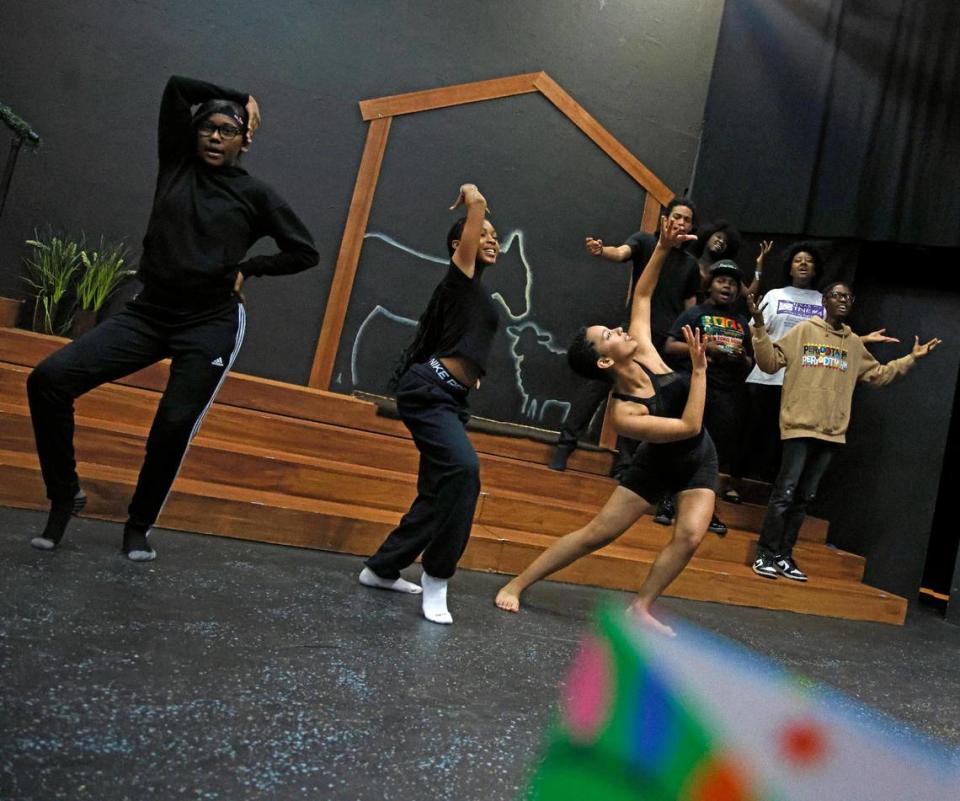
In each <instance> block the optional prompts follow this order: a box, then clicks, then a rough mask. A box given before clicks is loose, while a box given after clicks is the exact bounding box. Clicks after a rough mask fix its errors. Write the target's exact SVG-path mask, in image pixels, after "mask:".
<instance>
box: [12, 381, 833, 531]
mask: <svg viewBox="0 0 960 801" xmlns="http://www.w3.org/2000/svg"><path fill="white" fill-rule="evenodd" d="M27 373H28V371H27V370H26V369H25V368H20V367H9V366H8V367H6V368H4V367H3V366H0V403H5V404H8V405H12V406H18V407H24V408H25V405H26V376H27ZM158 401H159V396H158V395H157V394H156V393H153V392H147V391H144V390H139V389H132V388H129V387H122V386H117V385H113V384H108V385H105V386H102V387H99V388H97V389H95V390H93V391H92V392H89V393H87V394H86V395H84V396H82V397H81V398H79V399H78V400H77V402H76V411H77V414H78V415H79V416H82V417H86V418H87V419H89V420H91V421H93V420H101V421H103V422H104V423H105V425H106V426H107V427H110V426H113V425H115V424H121V425H129V426H134V427H136V428H138V429H140V430H142V431H143V432H146V431H147V430H148V429H149V427H150V424H151V422H152V420H153V415H154V412H155V411H156V405H157V402H158ZM201 431H202V433H203V435H205V436H208V437H211V438H213V439H218V440H222V441H225V442H236V443H238V444H239V445H249V446H253V447H260V448H266V449H269V450H273V451H277V452H278V453H292V454H301V455H304V456H311V457H317V458H322V459H330V460H333V461H339V462H345V463H349V464H360V465H366V466H369V467H382V466H385V465H386V466H389V467H390V469H392V470H399V471H403V472H408V473H411V474H415V473H416V471H417V464H418V460H419V455H418V453H417V450H416V447H415V446H414V444H413V442H412V441H411V440H410V439H409V437H406V436H404V437H399V436H392V435H383V434H377V433H372V432H369V431H361V430H358V429H353V428H342V427H338V426H334V425H329V424H324V423H316V422H312V421H304V420H299V419H294V418H290V417H282V416H279V415H270V414H266V413H262V412H256V411H249V410H246V409H239V408H236V407H232V406H225V405H222V404H220V403H219V402H218V403H215V404H214V405H213V406H212V407H211V409H210V411H209V413H208V414H207V416H206V418H205V419H204V422H203V427H202V429H201ZM531 444H535V443H531ZM500 450H503V449H502V448H501V449H500ZM479 455H480V461H481V469H482V471H483V477H484V481H486V482H487V483H490V484H492V485H496V486H507V487H516V488H517V489H518V490H520V491H524V492H532V493H537V492H540V493H546V494H547V495H548V496H549V497H557V496H559V497H563V498H565V499H569V500H571V501H572V502H574V503H583V504H590V505H594V506H599V505H600V504H602V503H603V501H604V500H606V498H607V496H609V494H610V492H612V491H613V488H614V487H615V486H616V484H615V482H613V481H612V480H611V479H609V478H606V477H603V476H596V475H592V474H585V473H581V472H566V473H557V472H555V471H553V470H548V469H547V468H546V467H544V466H542V465H538V464H530V463H529V462H522V463H518V461H517V460H515V459H513V458H508V457H504V456H501V455H497V454H490V453H486V452H483V451H481V452H480V454H479ZM815 535H817V534H816V533H815ZM805 538H806V537H805Z"/></svg>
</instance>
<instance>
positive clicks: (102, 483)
mask: <svg viewBox="0 0 960 801" xmlns="http://www.w3.org/2000/svg"><path fill="white" fill-rule="evenodd" d="M97 472H98V475H95V476H91V477H90V478H89V479H88V480H87V482H86V484H85V487H86V490H87V492H88V494H89V496H90V504H89V509H90V514H91V515H92V516H98V517H102V518H105V519H111V520H122V519H123V518H124V517H125V507H126V501H127V499H128V498H129V494H130V492H131V491H132V484H133V478H132V476H131V475H130V474H129V473H126V474H124V471H115V475H110V471H105V470H103V469H102V468H101V469H100V470H98V471H97ZM183 483H184V487H183V488H182V489H181V488H177V489H175V491H174V492H173V493H172V494H171V497H170V500H169V501H168V503H167V506H166V508H165V510H164V514H163V517H162V518H161V521H160V525H163V526H165V527H170V528H178V529H182V530H187V531H199V532H206V533H216V534H221V535H225V536H232V537H239V538H244V539H254V540H258V541H267V542H275V543H280V544H289V545H297V546H300V547H308V548H323V549H325V550H335V551H339V552H343V553H369V552H370V551H372V550H373V548H374V547H375V546H376V545H377V544H379V542H380V541H381V539H382V537H383V535H384V534H385V533H386V531H387V530H389V527H390V520H389V519H384V518H382V517H380V518H379V519H369V518H367V519H355V518H350V517H346V516H343V515H329V514H323V513H317V512H311V511H309V510H305V509H302V508H277V507H275V506H266V505H263V504H261V503H257V502H256V501H255V500H249V499H247V500H245V499H239V498H231V497H226V496H223V495H221V496H216V495H209V496H208V495H197V494H196V489H202V487H199V486H198V487H189V486H187V485H188V484H191V483H192V484H199V482H183ZM211 489H212V488H211ZM0 503H2V504H4V505H9V506H19V507H22V508H43V507H44V506H45V501H44V499H43V487H42V482H41V480H40V476H39V473H38V471H37V470H36V469H35V467H31V466H30V465H29V463H28V461H27V459H26V458H22V459H21V460H20V462H19V463H16V461H15V460H14V459H12V458H9V459H6V460H5V461H3V462H0ZM24 539H25V543H24V547H28V546H27V545H26V539H27V535H26V533H25V535H24ZM158 547H162V545H161V544H160V542H159V541H158ZM540 550H542V548H539V547H535V546H530V545H525V544H523V543H521V542H511V541H508V540H503V539H502V538H499V537H496V536H491V535H490V534H489V533H488V532H487V531H486V530H485V529H484V527H483V526H477V527H476V528H475V530H474V534H473V536H472V537H471V543H470V545H469V547H468V549H467V553H466V554H465V556H464V560H463V562H462V563H461V564H462V566H463V567H465V568H472V569H481V570H491V571H496V572H506V573H515V572H517V571H518V570H520V569H522V567H524V566H526V565H527V564H529V562H530V561H531V560H532V559H533V558H534V557H535V556H536V555H537V553H539V552H540ZM626 551H629V549H619V553H623V552H626ZM635 553H636V554H637V556H636V557H635V558H624V557H623V556H611V555H608V554H606V553H605V552H603V551H601V552H598V553H596V554H593V555H591V556H589V557H587V558H585V559H583V560H581V561H580V562H578V563H577V564H576V565H574V566H571V567H570V568H568V569H567V570H565V571H563V572H562V573H560V574H558V575H557V578H558V580H564V581H571V582H574V583H584V584H591V585H595V586H603V587H609V588H611V589H623V590H631V591H632V590H635V589H636V588H637V587H638V586H639V584H640V582H642V580H643V577H644V575H645V573H646V570H647V569H648V568H649V563H650V561H651V559H652V555H651V554H649V553H644V554H643V558H640V556H639V554H640V553H642V552H639V551H636V552H635ZM861 586H862V585H861ZM668 594H669V595H674V596H677V597H686V598H694V599H696V600H707V601H719V602H722V603H732V604H737V605H745V606H760V607H764V608H770V609H792V610H793V611H798V612H803V613H809V614H819V615H827V616H835V617H845V618H850V619H856V620H874V621H878V622H886V623H897V624H899V623H902V622H903V618H904V615H905V610H906V603H905V601H904V600H903V599H898V598H895V597H892V596H886V595H884V594H881V593H877V594H876V595H870V594H867V593H866V592H864V591H859V590H858V591H854V592H846V591H843V590H839V589H830V588H827V587H816V586H815V581H814V582H811V585H810V586H798V585H795V584H793V583H792V582H787V581H783V580H781V581H778V582H766V581H762V580H760V579H754V580H752V581H751V580H749V579H746V580H745V579H744V578H743V577H742V576H734V575H731V574H729V573H727V572H722V571H705V570H703V569H702V568H700V567H699V566H698V563H697V560H694V562H693V563H691V565H690V566H689V567H688V569H687V570H686V571H684V573H683V574H682V575H681V577H680V578H679V579H678V580H677V581H676V582H675V583H674V585H672V586H671V588H670V590H669V591H668Z"/></svg>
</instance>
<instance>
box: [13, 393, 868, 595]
mask: <svg viewBox="0 0 960 801" xmlns="http://www.w3.org/2000/svg"><path fill="white" fill-rule="evenodd" d="M15 408H16V407H15ZM0 420H2V422H3V425H2V428H0V449H3V450H8V451H16V452H19V453H23V454H25V455H30V454H32V453H33V432H32V429H31V426H30V421H29V419H28V418H27V417H26V410H24V409H22V408H16V413H12V412H11V411H10V407H0ZM95 422H96V421H94V423H95ZM75 439H76V446H77V459H78V461H80V462H81V463H91V464H99V465H104V466H107V467H112V468H118V469H122V470H128V471H131V472H134V473H135V472H136V471H137V470H138V469H139V466H140V463H141V461H142V459H143V448H144V442H145V436H144V432H142V431H141V432H136V431H131V430H129V429H127V428H124V429H123V430H121V428H120V427H119V425H114V426H113V428H112V430H109V431H107V430H103V429H102V428H100V427H99V426H97V425H95V424H91V421H87V420H86V419H85V418H78V420H77V426H76V437H75ZM240 447H241V446H238V445H233V446H230V445H227V444H225V443H222V442H218V441H215V440H211V439H208V438H206V437H203V436H200V437H198V438H197V439H196V440H195V441H194V444H193V445H192V446H191V448H190V451H189V452H188V456H187V458H186V460H185V461H184V464H183V467H182V469H181V472H180V476H181V477H182V478H184V479H195V480H200V481H206V482H209V483H214V484H222V485H225V486H229V487H238V488H239V487H245V488H247V489H250V490H253V491H268V492H279V493H282V494H285V495H291V496H296V497H304V498H312V499H316V500H325V501H335V502H340V503H350V504H356V505H359V506H363V507H373V508H381V509H386V510H390V511H394V512H398V513H402V512H404V511H405V510H406V509H407V508H408V507H409V505H410V503H411V502H412V501H413V499H414V498H415V497H416V479H415V476H413V475H412V474H403V473H398V472H394V471H387V470H375V469H372V468H367V467H357V466H352V465H348V464H344V463H339V462H327V461H321V460H318V459H309V460H307V459H306V458H305V457H301V458H300V461H297V460H296V459H295V458H294V457H293V456H291V455H286V456H285V455H281V454H277V455H274V454H268V455H265V454H263V453H255V454H254V453H244V452H242V451H240V450H239V448H240ZM571 507H572V505H571V504H561V503H559V502H556V501H555V502H553V503H552V504H549V505H548V503H547V502H546V501H544V500H542V499H537V498H526V497H517V496H516V494H511V495H509V496H508V495H507V494H506V493H505V492H504V491H500V492H498V491H497V490H495V489H492V488H490V487H489V486H488V488H487V490H485V491H484V492H483V494H482V496H481V498H480V502H479V503H478V506H477V515H476V518H475V520H476V522H477V523H480V524H485V525H491V526H501V527H504V528H511V529H518V530H524V531H532V532H537V533H543V534H552V535H562V534H565V533H567V532H569V531H573V530H575V529H577V528H580V527H581V526H583V525H586V524H587V523H588V522H589V521H590V520H591V519H592V518H593V516H594V515H595V514H596V509H595V508H591V507H582V508H571ZM670 533H671V529H670V528H668V527H665V526H659V525H657V524H655V523H654V522H653V520H652V518H651V517H650V516H649V515H647V516H644V517H643V518H641V520H640V521H639V522H638V523H637V524H635V525H634V526H633V527H632V528H631V529H630V530H629V531H628V532H627V533H626V534H625V535H624V536H623V537H622V538H621V539H620V540H619V541H620V542H621V543H626V544H630V545H634V546H636V547H641V548H647V549H655V550H657V549H659V548H661V547H662V546H663V545H665V544H666V542H667V541H668V539H669V537H670ZM755 547H756V546H755V538H754V537H751V536H747V535H738V534H736V533H731V534H730V535H728V536H727V537H726V538H724V539H720V538H717V537H715V536H714V535H708V536H707V538H706V540H705V542H704V543H703V545H702V547H701V551H700V553H701V555H702V556H705V557H709V558H712V559H718V560H725V561H730V562H734V563H737V564H747V563H749V562H750V561H751V560H752V559H753V556H754V551H755ZM797 558H798V560H800V561H801V564H803V565H804V566H805V567H806V568H807V569H808V570H809V571H811V572H815V573H817V574H819V575H824V576H831V577H836V578H844V579H849V580H851V581H859V580H860V579H861V578H862V575H863V559H862V558H861V557H858V556H854V555H852V554H846V553H844V552H840V551H833V550H828V549H825V548H823V547H822V546H809V547H804V546H803V545H801V546H800V547H799V549H798V551H797Z"/></svg>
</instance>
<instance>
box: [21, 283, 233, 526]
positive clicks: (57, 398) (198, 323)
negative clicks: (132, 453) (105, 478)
mask: <svg viewBox="0 0 960 801" xmlns="http://www.w3.org/2000/svg"><path fill="white" fill-rule="evenodd" d="M245 321H246V314H245V312H244V309H243V306H242V305H240V304H239V303H229V304H228V305H227V306H226V307H225V308H224V309H223V310H221V311H217V312H214V313H212V314H211V315H209V316H204V317H203V318H201V319H199V320H197V318H193V320H188V321H184V320H182V319H179V320H178V319H177V318H176V317H175V316H174V315H169V314H163V313H162V310H157V309H155V308H154V307H148V306H145V305H143V304H140V303H138V301H136V300H134V301H131V302H130V303H128V304H127V306H126V308H125V309H124V310H123V311H121V312H119V313H118V314H116V315H114V316H112V317H110V318H108V319H107V320H105V321H104V322H103V323H101V324H100V325H98V326H97V327H96V328H94V329H93V330H92V331H90V332H88V333H87V334H84V335H83V336H82V337H80V338H79V339H76V340H74V341H73V342H71V343H70V344H69V345H67V346H65V347H64V348H62V349H60V350H58V351H57V352H56V353H54V354H53V355H51V356H49V357H48V358H46V359H44V360H43V361H42V362H41V363H40V364H38V365H37V367H36V368H35V369H34V370H33V372H32V373H31V374H30V377H29V378H28V379H27V394H28V397H29V400H30V415H31V417H32V419H33V431H34V436H35V438H36V442H37V454H38V455H39V457H40V469H41V471H42V473H43V480H44V482H45V483H46V485H47V497H48V498H50V500H51V501H52V502H53V503H54V504H64V503H68V502H69V501H70V500H72V499H73V497H74V496H75V495H76V493H77V492H78V490H79V489H80V481H79V478H78V477H77V469H76V461H75V457H74V449H73V429H74V421H73V401H74V399H75V398H77V397H79V396H80V395H83V394H84V393H85V392H89V391H90V390H91V389H93V388H94V387H97V386H99V385H100V384H104V383H106V382H108V381H114V380H116V379H118V378H122V377H123V376H126V375H130V374H131V373H134V372H136V371H137V370H140V369H142V368H144V367H147V366H148V365H151V364H153V363H154V362H157V361H159V360H160V359H164V358H167V357H170V359H171V365H170V380H169V381H168V382H167V387H166V389H165V390H164V392H163V396H162V397H161V399H160V405H159V407H158V408H157V413H156V416H155V417H154V420H153V426H152V428H151V429H150V436H149V438H148V439H147V447H146V458H145V459H144V462H143V467H141V469H140V477H139V479H138V480H137V488H136V490H135V492H134V494H133V499H132V501H131V502H130V507H129V510H128V513H129V516H130V519H129V523H130V525H132V526H135V527H137V528H141V529H144V530H146V529H148V528H149V527H150V526H152V525H153V524H154V522H155V521H156V519H157V517H158V516H159V514H160V510H161V508H162V507H163V504H164V501H166V498H167V494H168V493H169V492H170V486H171V485H172V484H173V480H174V479H175V478H176V476H177V472H178V471H179V469H180V464H181V462H182V461H183V457H184V455H185V453H186V450H187V446H188V445H189V444H190V440H191V439H192V438H193V436H194V435H195V434H196V433H197V430H198V429H199V428H200V423H201V421H202V420H203V416H204V415H205V414H206V411H207V409H208V408H209V407H210V404H212V403H213V399H214V397H215V396H216V394H217V390H219V389H220V385H221V384H222V383H223V380H224V378H226V375H227V372H228V371H229V369H230V367H231V365H232V364H233V360H234V359H235V358H236V355H237V352H238V351H239V350H240V345H241V343H242V341H243V333H244V327H245Z"/></svg>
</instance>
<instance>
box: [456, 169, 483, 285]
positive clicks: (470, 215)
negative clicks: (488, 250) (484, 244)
mask: <svg viewBox="0 0 960 801" xmlns="http://www.w3.org/2000/svg"><path fill="white" fill-rule="evenodd" d="M458 206H466V209H467V221H466V222H465V223H464V224H463V232H462V233H461V234H460V244H459V245H458V246H457V249H456V250H455V251H454V252H453V263H454V264H456V265H457V267H459V268H460V271H461V272H463V273H464V274H465V275H466V276H467V277H468V278H473V275H474V272H475V271H476V266H477V251H478V250H479V249H480V233H481V232H482V231H483V221H484V218H485V217H486V214H487V200H486V198H485V197H484V196H483V195H481V194H480V190H479V189H477V187H476V185H475V184H464V185H463V186H461V187H460V194H459V195H458V196H457V199H456V201H454V204H453V205H452V206H451V207H450V211H453V210H454V209H455V208H457V207H458Z"/></svg>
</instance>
